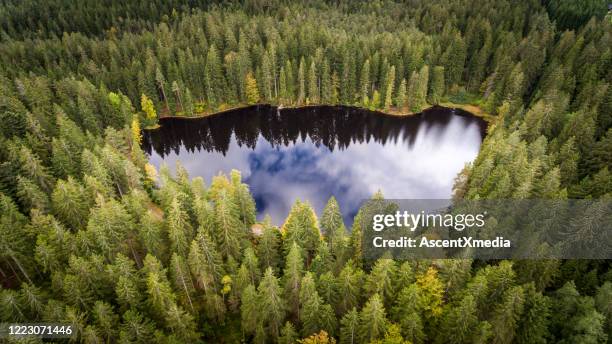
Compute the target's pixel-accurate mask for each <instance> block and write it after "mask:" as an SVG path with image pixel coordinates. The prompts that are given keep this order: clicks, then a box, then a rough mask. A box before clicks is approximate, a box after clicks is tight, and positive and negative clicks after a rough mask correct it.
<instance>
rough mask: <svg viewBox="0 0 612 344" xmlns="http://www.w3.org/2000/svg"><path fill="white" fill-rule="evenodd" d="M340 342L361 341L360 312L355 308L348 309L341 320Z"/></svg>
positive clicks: (349, 343)
mask: <svg viewBox="0 0 612 344" xmlns="http://www.w3.org/2000/svg"><path fill="white" fill-rule="evenodd" d="M340 324H341V328H340V343H341V344H355V343H359V313H357V309H355V308H353V309H351V310H350V311H348V312H347V313H346V314H345V315H344V317H343V318H342V320H341V321H340Z"/></svg>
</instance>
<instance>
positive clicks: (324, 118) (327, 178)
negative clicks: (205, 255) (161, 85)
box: [145, 108, 483, 224]
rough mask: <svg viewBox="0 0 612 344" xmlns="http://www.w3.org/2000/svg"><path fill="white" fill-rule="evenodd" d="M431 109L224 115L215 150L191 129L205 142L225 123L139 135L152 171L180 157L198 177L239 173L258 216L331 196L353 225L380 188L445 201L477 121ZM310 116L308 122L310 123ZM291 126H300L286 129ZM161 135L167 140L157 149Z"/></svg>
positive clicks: (319, 204) (476, 141)
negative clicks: (394, 113) (399, 113)
mask: <svg viewBox="0 0 612 344" xmlns="http://www.w3.org/2000/svg"><path fill="white" fill-rule="evenodd" d="M436 110H437V111H435V112H432V113H429V112H428V113H425V114H424V115H419V116H415V117H407V118H401V119H398V118H390V117H387V116H380V115H377V114H373V113H368V112H367V111H358V113H357V114H356V113H353V112H351V113H349V114H346V113H342V112H341V111H338V110H336V111H331V110H329V109H328V110H326V109H323V110H320V111H319V112H316V113H315V114H314V115H312V114H311V115H309V114H300V113H297V114H296V113H291V114H289V115H286V116H304V117H305V118H306V119H305V120H304V121H303V122H301V125H302V126H306V127H307V128H300V127H299V124H298V125H296V123H294V122H291V121H295V120H296V119H295V118H293V117H290V118H288V119H284V118H282V117H283V116H284V115H280V114H277V113H275V111H273V110H271V111H268V112H270V113H268V112H266V111H264V112H263V114H262V111H258V112H257V115H256V116H255V117H258V118H256V119H257V120H253V118H251V122H250V123H248V125H247V126H246V127H240V125H243V124H244V123H237V121H238V122H240V121H242V120H244V118H245V117H244V115H239V116H237V117H235V116H234V115H230V116H227V117H229V118H221V117H219V118H215V119H213V120H214V121H232V122H233V123H231V124H229V125H230V126H231V128H230V129H229V130H228V129H227V128H225V130H224V132H225V133H228V134H229V135H227V136H229V140H228V137H223V138H219V137H217V138H216V140H215V139H213V140H212V141H213V142H217V143H213V144H212V149H211V148H210V147H208V146H205V147H202V146H199V145H198V143H197V142H188V141H189V140H191V139H192V137H191V136H194V135H195V136H198V135H201V136H202V137H203V139H202V141H205V140H206V139H205V138H204V137H212V136H214V134H213V132H214V129H213V128H214V127H215V126H216V127H218V126H219V125H227V123H211V122H212V121H208V123H205V124H204V125H205V126H208V127H210V129H209V130H208V132H207V133H205V134H202V133H201V132H200V131H198V133H194V132H191V133H190V132H189V131H190V130H191V131H194V130H199V129H195V128H189V129H186V128H181V130H173V129H176V128H172V127H171V125H170V128H167V127H168V125H167V124H166V123H164V127H163V128H162V129H163V130H166V132H165V133H164V132H163V130H161V131H162V132H161V133H159V132H158V133H156V134H153V135H151V134H152V133H154V132H149V133H147V135H145V139H146V141H147V142H148V143H149V145H147V144H145V149H146V150H147V151H148V152H149V154H150V162H151V163H152V164H153V165H155V166H156V167H158V168H159V166H160V165H161V164H162V163H163V162H165V163H167V164H168V165H169V166H170V167H171V168H174V166H175V164H176V161H177V160H180V161H181V163H182V164H183V165H184V166H185V168H186V169H187V171H188V172H189V173H190V175H191V176H192V177H194V176H202V177H203V178H204V179H205V180H206V181H207V182H210V180H211V178H212V177H213V176H214V175H217V174H218V173H221V172H223V173H229V171H231V170H232V169H238V170H240V171H241V172H242V175H243V180H244V182H246V183H247V184H248V185H249V187H250V189H251V192H252V193H253V196H254V197H255V201H256V203H257V208H258V215H259V218H263V216H264V215H265V214H269V215H270V216H271V217H272V219H273V221H274V222H276V223H277V224H280V222H281V221H282V220H283V219H285V217H286V216H287V214H288V212H289V209H290V208H291V205H292V204H293V203H294V201H295V200H296V199H301V200H307V201H309V202H310V203H311V204H312V205H313V207H314V208H315V210H316V211H317V214H318V215H320V214H321V213H322V209H323V207H324V206H325V203H326V202H327V200H328V198H329V197H330V196H332V195H333V196H335V197H336V198H337V199H338V202H339V203H340V206H341V209H342V211H343V215H344V218H345V222H346V223H347V224H349V223H351V222H352V218H353V216H354V215H355V213H356V211H357V210H358V206H359V204H360V202H361V200H362V199H364V198H368V197H370V196H371V195H372V194H373V193H375V192H376V191H377V190H381V191H382V193H383V194H384V195H385V197H386V198H398V199H399V198H407V199H426V198H432V199H436V198H440V199H444V198H448V197H450V195H451V190H452V184H453V179H454V178H455V176H456V175H457V173H458V172H459V171H460V170H461V169H462V168H463V166H464V164H465V163H466V162H469V161H472V160H473V159H474V158H475V157H476V155H477V154H478V150H479V147H480V143H481V140H482V136H483V123H482V122H481V121H480V120H478V119H476V118H473V117H468V116H460V115H455V114H452V113H451V110H449V109H440V108H438V109H436ZM292 111H293V112H296V111H295V110H292ZM351 111H356V110H351ZM364 113H365V114H364ZM347 115H348V116H362V118H361V120H360V121H359V122H355V123H359V124H361V125H355V123H352V124H353V125H350V124H351V123H347V121H349V120H353V119H352V118H351V119H347V118H348V117H346V116H347ZM222 116H225V115H222ZM278 116H281V118H280V119H279V118H278ZM334 116H335V117H334ZM434 116H436V117H434ZM251 117H253V115H252V114H251ZM268 117H273V118H272V119H271V120H270V119H269V118H268ZM308 117H311V118H310V119H312V117H314V119H312V120H310V121H309V120H308ZM330 117H331V118H330ZM277 121H280V122H281V124H282V122H283V121H289V122H288V123H289V125H288V128H286V131H285V129H283V130H282V132H281V130H275V129H271V130H270V129H269V128H268V130H266V128H265V126H266V125H267V124H269V123H273V124H274V123H276V122H277ZM291 124H293V125H294V126H298V127H297V128H292V126H291ZM198 125H200V124H198ZM254 126H255V127H257V126H259V127H258V128H253V127H254ZM270 127H271V128H273V126H272V125H271V126H270ZM330 127H332V128H331V129H330ZM398 128H399V130H398ZM296 129H297V131H296ZM169 130H171V131H172V132H169ZM245 130H246V131H247V133H245V132H244V131H245ZM334 130H335V132H334ZM300 131H301V132H300ZM347 132H348V133H347ZM216 134H218V133H216ZM255 135H256V136H255ZM187 136H189V137H187ZM169 137H171V138H172V139H168V138H169ZM238 137H241V139H240V140H239V138H238ZM245 137H246V138H247V139H246V140H245V139H244V138H245ZM313 138H314V139H313ZM160 141H164V142H162V144H161V145H160ZM241 141H242V142H241ZM293 141H295V142H293ZM218 142H221V144H218ZM340 142H342V144H341V143H340ZM188 146H189V149H188V148H187V147H188ZM170 148H171V149H170ZM177 151H178V153H177Z"/></svg>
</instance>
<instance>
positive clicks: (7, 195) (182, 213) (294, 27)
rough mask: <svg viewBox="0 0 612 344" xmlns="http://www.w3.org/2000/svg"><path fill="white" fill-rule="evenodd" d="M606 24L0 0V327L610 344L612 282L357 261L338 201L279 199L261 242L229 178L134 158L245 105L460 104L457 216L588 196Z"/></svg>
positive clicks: (552, 7)
mask: <svg viewBox="0 0 612 344" xmlns="http://www.w3.org/2000/svg"><path fill="white" fill-rule="evenodd" d="M606 11H607V8H606V4H605V2H602V1H580V2H574V1H567V0H549V1H537V0H527V1H520V2H517V1H510V0H451V1H442V0H428V1H421V0H411V1H386V0H385V1H371V2H365V1H364V2H361V1H358V2H345V1H337V2H333V1H329V2H325V1H314V2H311V1H304V2H299V3H296V2H290V1H281V0H279V1H274V0H272V1H264V0H253V1H243V2H236V3H226V2H219V3H217V4H214V3H213V4H211V3H208V2H206V3H205V2H204V1H196V0H174V1H155V2H153V1H115V0H107V1H92V0H86V1H70V0H50V1H45V2H38V1H32V0H24V1H13V0H6V1H2V2H1V3H0V282H1V284H0V322H57V323H64V324H71V325H72V326H73V328H74V329H75V335H74V336H73V337H72V339H71V340H72V341H75V342H85V343H102V342H104V343H115V342H120V343H193V342H204V343H238V342H254V343H295V342H296V341H300V342H301V343H389V344H390V343H413V344H419V343H536V344H537V343H586V344H589V343H607V342H609V341H610V340H612V272H611V269H610V265H611V264H610V261H606V260H604V261H594V260H520V261H519V260H515V261H507V260H505V261H487V262H485V261H476V260H469V259H462V260H414V261H398V260H393V259H389V258H382V259H379V260H377V261H375V262H369V261H364V260H363V259H362V255H361V250H362V246H361V237H360V233H361V226H362V225H364V221H365V220H364V219H363V218H362V212H359V213H358V214H357V216H356V217H355V220H354V223H353V225H352V228H346V226H345V224H344V223H343V221H342V216H341V213H340V205H339V204H338V203H337V202H336V201H335V199H333V198H332V199H330V200H329V202H328V204H327V206H326V207H325V210H324V211H323V213H321V214H315V212H314V211H313V209H312V207H311V206H310V205H309V204H308V203H307V202H299V201H297V202H296V203H295V204H294V205H293V208H292V210H291V212H290V213H289V214H288V216H287V218H286V220H285V221H284V223H283V224H282V226H280V228H279V227H276V226H274V225H272V224H271V222H270V221H269V220H264V221H262V222H258V221H257V220H256V211H255V203H254V200H253V198H252V196H251V195H250V193H249V189H248V186H247V185H246V184H243V183H242V180H241V175H240V172H239V171H233V172H232V173H231V175H228V176H218V177H215V178H214V179H213V180H203V179H202V178H199V177H197V176H188V175H187V173H186V171H185V169H184V168H182V167H181V166H180V165H179V166H177V168H176V173H175V174H171V173H170V171H169V169H168V168H162V169H160V170H159V171H156V170H155V168H153V167H152V166H151V165H149V164H148V163H147V156H146V155H145V153H144V152H143V150H142V149H141V140H142V136H141V131H142V128H144V127H152V126H155V125H156V124H157V121H158V119H159V118H160V117H163V116H199V115H206V114H210V113H214V112H218V111H222V110H224V109H229V108H234V107H240V106H245V105H249V104H258V103H269V104H276V105H283V106H304V105H311V104H342V105H355V106H360V107H366V108H370V109H376V110H381V111H387V112H393V113H408V112H419V111H421V110H422V109H424V108H426V107H428V106H430V105H433V104H444V103H452V104H471V105H474V106H478V107H479V108H480V109H482V110H483V111H484V112H486V113H488V114H489V115H490V117H491V120H490V122H491V123H490V127H489V130H488V136H487V138H486V139H485V141H484V143H483V145H482V147H481V152H480V153H479V155H478V158H477V159H476V160H475V161H474V162H473V164H470V165H467V166H466V167H465V168H464V170H463V171H462V172H461V173H460V174H459V175H458V176H457V179H456V183H455V188H454V197H455V198H466V199H479V198H481V199H482V198H497V199H503V198H560V199H563V198H609V197H611V196H612V175H611V169H612V128H611V127H612V73H611V71H612V21H611V20H610V17H609V15H608V16H606ZM395 173H401V171H395ZM383 196H384V195H379V194H378V195H373V197H383ZM34 342H35V341H34Z"/></svg>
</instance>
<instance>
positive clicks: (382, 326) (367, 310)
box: [358, 294, 387, 343]
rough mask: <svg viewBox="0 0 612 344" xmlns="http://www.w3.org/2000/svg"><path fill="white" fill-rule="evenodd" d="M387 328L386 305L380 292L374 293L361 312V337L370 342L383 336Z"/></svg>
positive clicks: (359, 330)
mask: <svg viewBox="0 0 612 344" xmlns="http://www.w3.org/2000/svg"><path fill="white" fill-rule="evenodd" d="M386 328H387V318H386V312H385V306H384V305H383V302H382V299H381V297H380V296H379V295H378V294H374V295H372V297H370V299H369V300H368V302H367V303H366V304H365V306H364V307H363V309H362V310H361V312H360V313H359V327H358V333H359V337H358V338H359V339H360V341H361V342H364V343H369V342H371V341H373V340H375V339H378V338H381V337H382V336H383V335H384V333H385V331H386Z"/></svg>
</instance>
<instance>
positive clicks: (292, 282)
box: [283, 242, 304, 316]
mask: <svg viewBox="0 0 612 344" xmlns="http://www.w3.org/2000/svg"><path fill="white" fill-rule="evenodd" d="M303 270H304V261H303V258H302V253H301V250H300V247H299V246H298V245H297V244H296V243H295V242H294V243H293V244H292V245H291V249H290V250H289V253H288V254H287V257H286V259H285V268H284V269H283V289H284V296H285V300H287V307H288V310H289V311H290V312H291V313H293V314H295V315H298V316H299V302H298V300H299V295H300V283H301V281H302V272H303Z"/></svg>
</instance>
